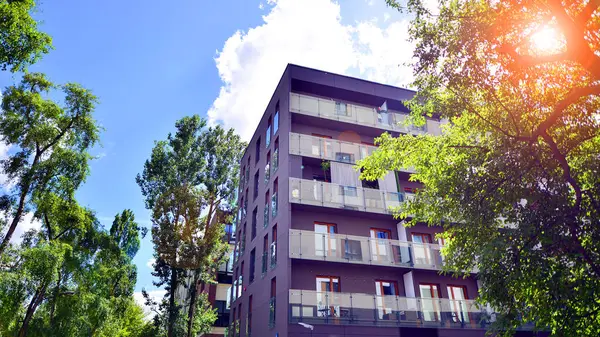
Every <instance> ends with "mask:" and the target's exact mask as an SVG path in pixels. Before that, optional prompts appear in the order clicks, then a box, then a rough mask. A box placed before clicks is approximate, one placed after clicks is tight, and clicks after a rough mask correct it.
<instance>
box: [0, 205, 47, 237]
mask: <svg viewBox="0 0 600 337" xmlns="http://www.w3.org/2000/svg"><path fill="white" fill-rule="evenodd" d="M0 217H2V218H4V217H5V213H4V212H2V213H1V214H0ZM12 219H13V218H12V217H8V219H7V220H8V221H7V225H10V221H12ZM40 228H42V223H41V222H40V221H39V220H38V219H35V218H34V217H33V213H31V212H29V213H24V214H23V216H22V217H21V222H19V224H18V225H17V228H16V229H15V231H14V232H13V235H12V237H11V238H10V243H12V244H15V245H18V244H20V243H21V241H23V238H22V237H21V236H22V235H23V234H25V232H28V231H29V230H31V229H35V230H36V231H37V230H40ZM6 229H7V228H5V230H4V231H2V233H0V237H1V238H4V235H5V234H6Z"/></svg>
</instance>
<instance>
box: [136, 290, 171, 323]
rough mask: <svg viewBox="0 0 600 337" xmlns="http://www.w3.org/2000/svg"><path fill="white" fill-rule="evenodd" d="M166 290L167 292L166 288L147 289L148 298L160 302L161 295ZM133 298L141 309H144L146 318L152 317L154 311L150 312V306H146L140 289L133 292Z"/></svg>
mask: <svg viewBox="0 0 600 337" xmlns="http://www.w3.org/2000/svg"><path fill="white" fill-rule="evenodd" d="M166 292H167V291H166V290H151V291H148V295H150V298H152V299H153V300H154V301H156V302H159V303H160V300H161V299H162V298H163V296H164V295H165V293H166ZM133 298H134V299H135V301H136V302H137V304H139V305H140V306H141V307H142V309H144V313H145V314H146V318H152V317H154V314H155V313H154V312H152V311H151V310H150V308H149V307H147V306H146V299H144V296H143V295H142V292H141V291H136V292H134V293H133Z"/></svg>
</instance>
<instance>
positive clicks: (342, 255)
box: [289, 229, 443, 270]
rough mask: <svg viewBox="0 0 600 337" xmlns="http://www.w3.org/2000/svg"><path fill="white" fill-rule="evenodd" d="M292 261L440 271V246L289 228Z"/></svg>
mask: <svg viewBox="0 0 600 337" xmlns="http://www.w3.org/2000/svg"><path fill="white" fill-rule="evenodd" d="M289 246H290V250H289V254H290V258H293V259H306V260H318V261H331V262H344V263H355V264H367V265H377V266H388V267H401V268H419V269H432V270H438V269H441V267H442V264H443V260H442V256H441V254H440V246H439V245H436V244H421V243H414V242H406V241H397V240H387V239H376V238H370V237H364V236H354V235H344V234H326V233H315V232H311V231H302V230H297V229H290V245H289Z"/></svg>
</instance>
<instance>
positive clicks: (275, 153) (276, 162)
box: [271, 137, 279, 174]
mask: <svg viewBox="0 0 600 337" xmlns="http://www.w3.org/2000/svg"><path fill="white" fill-rule="evenodd" d="M271 162H272V163H271V166H272V167H273V168H272V170H273V174H275V172H277V169H278V168H279V137H277V139H275V145H274V149H273V159H272V160H271Z"/></svg>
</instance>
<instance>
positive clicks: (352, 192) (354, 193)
mask: <svg viewBox="0 0 600 337" xmlns="http://www.w3.org/2000/svg"><path fill="white" fill-rule="evenodd" d="M340 188H341V189H342V195H344V196H347V197H358V190H357V189H356V187H353V186H340Z"/></svg>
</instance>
